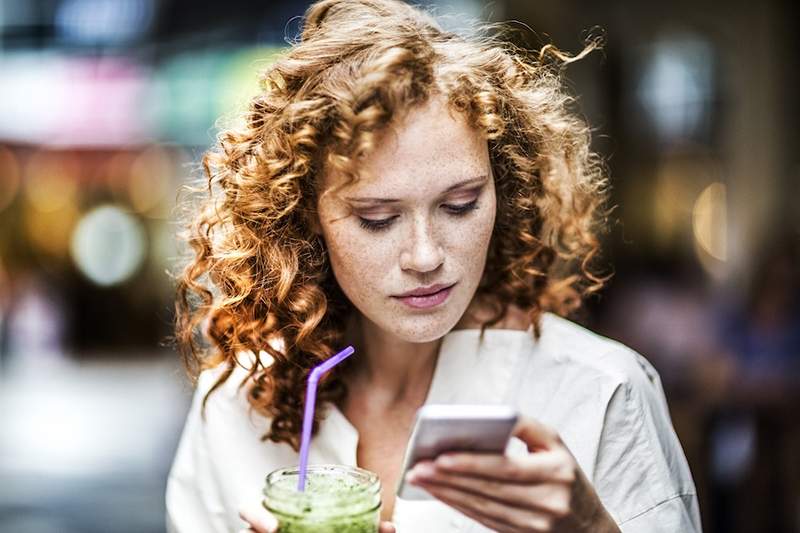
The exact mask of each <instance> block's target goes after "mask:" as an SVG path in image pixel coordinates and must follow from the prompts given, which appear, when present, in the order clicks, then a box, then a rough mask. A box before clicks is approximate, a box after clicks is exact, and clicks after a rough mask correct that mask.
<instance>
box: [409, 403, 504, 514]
mask: <svg viewBox="0 0 800 533" xmlns="http://www.w3.org/2000/svg"><path fill="white" fill-rule="evenodd" d="M517 418H518V415H517V412H516V410H515V409H514V408H513V407H510V406H508V405H464V404H461V405H459V404H454V405H437V404H430V405H423V406H422V407H420V408H419V410H417V416H416V420H415V422H414V429H413V430H412V431H411V437H410V438H409V440H408V445H407V446H406V451H405V454H404V457H403V468H402V471H401V475H400V482H399V484H398V487H397V495H398V496H399V497H400V498H403V499H406V500H430V499H432V498H433V496H431V495H430V494H428V492H427V491H425V490H424V489H422V488H421V487H417V486H415V485H411V484H409V483H406V482H405V477H406V472H407V471H408V470H409V469H411V468H412V467H413V466H414V465H415V464H416V463H418V462H419V461H422V460H425V459H435V458H436V457H437V456H438V455H439V454H442V453H445V452H475V453H500V454H502V453H504V452H505V450H506V447H507V446H508V441H509V439H511V432H512V431H513V429H514V426H515V425H516V424H517Z"/></svg>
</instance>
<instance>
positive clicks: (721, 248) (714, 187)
mask: <svg viewBox="0 0 800 533" xmlns="http://www.w3.org/2000/svg"><path fill="white" fill-rule="evenodd" d="M727 222H728V221H727V205H726V189H725V185H723V184H722V183H712V184H711V185H709V186H708V187H706V188H705V189H704V190H703V192H701V193H700V196H698V197H697V201H696V202H695V203H694V209H693V210H692V229H693V230H694V238H695V240H696V242H697V244H698V246H699V248H700V249H701V250H702V251H703V252H705V253H707V254H708V255H710V256H711V257H713V258H714V259H716V260H718V261H725V260H727V258H728V241H727V236H728V223H727Z"/></svg>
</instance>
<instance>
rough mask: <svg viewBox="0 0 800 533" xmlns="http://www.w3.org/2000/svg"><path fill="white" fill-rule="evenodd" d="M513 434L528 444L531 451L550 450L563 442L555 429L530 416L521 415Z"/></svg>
mask: <svg viewBox="0 0 800 533" xmlns="http://www.w3.org/2000/svg"><path fill="white" fill-rule="evenodd" d="M512 435H513V436H515V437H517V438H519V439H520V440H522V441H523V442H524V443H525V444H527V445H528V451H530V452H535V451H537V450H543V449H544V450H550V449H552V448H554V447H555V446H557V445H558V444H559V443H561V437H559V436H558V433H556V431H555V430H554V429H552V428H551V427H549V426H546V425H544V424H542V423H541V422H539V421H538V420H534V419H533V418H528V417H520V419H519V421H518V422H517V425H516V426H515V427H514V431H513V432H512Z"/></svg>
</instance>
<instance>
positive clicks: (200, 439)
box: [166, 375, 229, 533]
mask: <svg viewBox="0 0 800 533" xmlns="http://www.w3.org/2000/svg"><path fill="white" fill-rule="evenodd" d="M210 377H211V376H208V375H205V376H204V375H201V377H200V380H199V381H198V386H197V389H196V390H195V393H194V398H193V399H192V405H191V407H190V409H189V414H188V416H187V418H186V425H185V426H184V429H183V434H182V435H181V439H180V443H179V444H178V451H177V452H176V454H175V459H174V460H173V463H172V468H171V469H170V473H169V477H168V479H167V491H166V507H167V517H166V521H167V531H168V532H169V533H223V532H225V533H227V531H228V529H229V528H228V527H226V525H225V507H224V503H223V499H222V498H221V496H220V490H219V484H218V482H217V480H216V478H215V475H214V471H213V465H212V464H211V457H210V455H209V453H208V449H207V445H206V434H205V433H206V431H207V428H206V426H205V424H204V422H203V420H202V419H201V416H200V409H201V406H202V402H203V397H204V396H205V393H206V390H207V387H206V386H204V385H207V381H208V378H210Z"/></svg>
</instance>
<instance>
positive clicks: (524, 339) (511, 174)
mask: <svg viewBox="0 0 800 533" xmlns="http://www.w3.org/2000/svg"><path fill="white" fill-rule="evenodd" d="M551 51H552V50H551ZM546 52H547V50H545V53H544V54H542V56H541V57H540V58H539V59H538V60H532V61H531V60H526V59H524V58H523V57H522V56H521V55H520V54H519V53H518V52H515V51H513V50H511V49H509V48H508V47H507V46H501V45H499V44H497V43H495V42H493V41H491V40H490V39H488V38H481V39H477V38H476V39H472V40H470V39H468V38H463V37H459V36H457V35H454V34H451V33H448V32H445V31H443V30H441V29H440V28H439V27H438V26H437V24H436V22H435V21H433V20H432V19H431V18H430V17H429V16H427V15H426V14H425V13H423V12H421V11H419V10H417V9H415V8H412V7H409V6H407V5H405V4H403V3H401V2H398V1H395V0H324V1H322V2H318V3H316V4H314V5H312V6H311V7H310V8H309V10H308V12H307V13H306V18H305V24H304V29H303V33H302V36H301V40H300V41H299V42H298V43H296V44H294V45H293V46H292V48H291V49H290V50H289V51H288V52H287V53H286V55H285V56H284V57H283V58H282V59H280V60H279V61H277V62H276V63H275V64H274V65H273V66H272V67H270V69H269V70H268V72H267V73H266V75H265V78H264V91H263V94H261V95H260V96H258V97H257V98H255V100H254V101H253V102H252V104H251V106H250V110H249V113H248V115H247V117H246V118H247V120H246V124H245V126H244V127H243V128H242V129H239V130H231V131H228V132H225V133H224V134H223V135H222V136H221V138H220V146H219V149H218V150H217V151H216V152H212V153H209V154H208V155H207V156H206V159H205V169H206V172H207V174H208V176H209V178H208V191H209V193H210V196H209V200H208V202H207V205H206V206H205V209H204V210H203V211H202V212H200V214H199V215H197V217H196V220H195V221H194V224H193V226H192V232H191V235H190V237H189V239H190V240H189V242H190V243H191V244H192V246H193V249H194V253H195V255H194V258H193V260H192V261H191V262H190V264H189V265H188V267H187V268H186V270H185V271H184V273H183V274H182V276H181V277H180V278H179V285H178V296H179V297H178V322H177V333H178V340H179V341H180V343H181V345H182V346H183V347H184V348H185V355H186V361H187V363H188V364H189V368H190V370H191V371H192V372H193V374H194V375H198V374H199V378H198V380H197V391H196V394H195V400H194V403H193V405H192V408H191V411H190V413H189V417H188V420H187V423H186V428H185V430H184V433H183V437H182V440H181V444H180V446H179V449H178V452H177V455H176V458H175V463H174V465H173V468H172V471H171V473H170V478H169V484H168V488H167V508H168V514H169V523H170V527H171V528H172V530H175V531H181V532H189V531H191V532H193V533H197V532H206V531H208V532H211V531H214V532H218V531H219V532H221V531H231V530H236V529H237V528H240V527H246V528H250V530H251V531H259V532H263V531H274V530H275V522H274V518H273V517H271V516H269V514H268V513H267V512H266V511H264V510H263V509H262V508H260V507H259V505H258V502H259V499H260V491H261V489H262V486H263V479H264V475H265V474H266V473H267V472H269V471H271V470H273V469H276V468H279V467H283V466H287V465H293V464H296V463H297V461H298V455H297V450H298V447H299V442H298V440H299V434H300V428H301V414H302V413H301V409H302V402H303V395H304V393H303V391H304V384H305V379H306V377H307V375H308V373H309V370H310V369H311V368H312V367H313V366H315V365H316V364H318V363H319V362H320V361H322V360H324V359H326V358H328V357H330V356H331V355H332V354H333V353H334V352H335V351H336V350H337V349H341V348H342V347H344V346H346V345H348V344H352V345H354V346H355V348H356V355H355V356H353V357H351V358H349V359H348V360H347V362H346V363H345V364H344V366H343V367H342V368H338V367H337V369H335V371H334V372H333V373H332V374H331V375H330V376H329V377H328V379H326V380H325V381H324V382H323V383H321V384H320V390H319V392H318V400H317V404H318V409H317V420H316V425H315V437H314V439H313V442H312V446H311V456H310V460H311V462H318V463H322V462H324V463H341V464H349V465H358V466H360V467H363V468H366V469H368V470H371V471H373V472H376V473H377V474H378V475H379V476H380V478H381V481H382V499H383V508H382V519H383V520H384V521H385V523H384V524H383V525H382V531H392V530H395V529H396V530H397V531H400V532H401V533H402V532H406V531H408V532H414V533H418V532H425V531H431V532H437V533H442V532H448V531H453V532H455V531H459V532H460V531H473V532H478V531H487V530H496V531H564V532H566V531H568V532H583V531H587V532H588V531H592V532H604V531H620V530H621V531H624V532H626V533H627V532H634V531H636V532H638V531H642V532H645V531H646V532H648V533H652V532H658V531H665V532H666V531H670V532H678V531H681V532H687V531H699V530H700V522H699V512H698V507H697V499H696V496H695V489H694V484H693V482H692V478H691V474H690V472H689V469H688V466H687V464H686V460H685V458H684V456H683V452H682V450H681V447H680V444H679V442H678V440H677V438H676V436H675V433H674V431H673V429H672V426H671V423H670V419H669V414H668V411H667V407H666V402H665V400H664V396H663V392H662V390H661V387H660V382H659V379H658V375H657V374H656V372H655V371H654V370H653V368H652V367H651V366H650V365H649V364H648V363H647V362H646V361H645V360H644V359H643V358H642V357H641V356H639V355H637V354H636V353H634V352H632V351H631V350H629V349H627V348H625V347H624V346H621V345H619V344H617V343H615V342H613V341H610V340H607V339H604V338H602V337H599V336H597V335H594V334H592V333H591V332H588V331H586V330H584V329H582V328H580V327H579V326H577V325H575V324H573V323H572V322H569V321H567V320H566V319H564V318H560V317H559V315H562V316H563V315H567V314H569V313H570V312H571V311H573V310H575V309H576V308H577V307H578V306H579V305H580V301H581V299H582V297H583V296H585V295H586V294H587V293H589V292H592V291H594V290H597V289H598V288H599V287H600V285H601V284H602V280H600V279H599V278H597V277H596V276H595V275H593V274H592V273H591V270H590V267H591V260H592V259H593V257H594V256H595V255H596V254H597V249H598V245H597V239H596V233H597V231H598V224H597V220H598V219H599V218H600V217H601V216H602V213H601V212H600V209H601V206H602V203H603V199H604V193H603V190H604V178H603V173H602V168H601V166H600V164H599V162H598V159H597V157H596V156H595V155H594V154H592V153H591V152H590V150H589V135H588V128H587V126H586V125H585V124H583V123H582V122H581V121H580V120H578V119H577V118H575V117H574V116H573V115H572V114H570V111H569V109H568V108H569V105H570V103H571V100H570V98H569V97H568V96H567V95H566V94H565V93H564V92H563V91H562V89H561V80H560V79H559V77H558V72H559V70H558V66H559V65H558V61H552V62H548V60H547V59H546V57H547V53H546ZM552 57H554V58H555V59H558V60H568V58H565V56H563V55H561V54H560V53H559V52H557V51H553V54H552ZM201 326H202V333H203V334H204V335H205V338H207V339H208V340H210V346H209V347H208V349H207V350H203V349H202V346H200V343H199V342H198V340H197V337H198V329H200V328H201ZM255 354H259V355H258V356H256V355H255ZM423 403H507V404H512V405H514V406H515V407H516V408H517V409H518V410H519V412H520V413H521V414H522V420H521V422H520V423H519V425H518V426H517V428H516V430H515V438H514V439H513V440H512V447H511V449H510V450H509V453H508V454H507V456H501V455H485V456H479V455H471V454H459V455H455V456H441V457H440V458H438V459H437V460H436V461H435V462H425V463H422V464H419V465H417V466H416V467H415V468H414V469H413V470H412V471H411V472H410V473H409V481H410V482H413V483H416V484H418V485H419V486H421V487H423V488H425V489H426V490H427V491H428V492H430V493H431V494H432V495H433V496H434V497H435V498H436V499H435V500H432V501H427V502H418V501H404V500H402V499H398V498H396V497H395V494H394V488H395V487H396V485H397V481H398V478H399V475H400V472H399V470H400V466H401V460H402V454H403V451H404V447H405V445H406V442H407V439H408V436H409V433H410V430H411V424H412V421H413V416H414V413H415V411H416V410H417V409H418V408H419V407H420V406H421V405H422V404H423ZM240 517H241V519H244V522H242V521H241V520H240Z"/></svg>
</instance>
